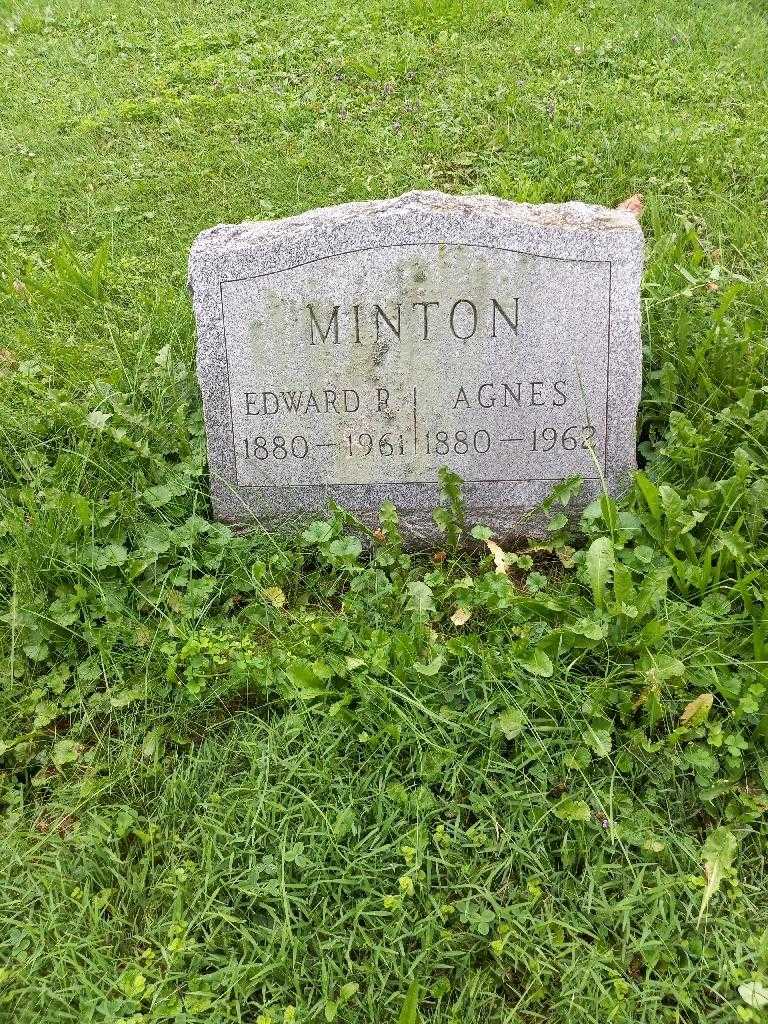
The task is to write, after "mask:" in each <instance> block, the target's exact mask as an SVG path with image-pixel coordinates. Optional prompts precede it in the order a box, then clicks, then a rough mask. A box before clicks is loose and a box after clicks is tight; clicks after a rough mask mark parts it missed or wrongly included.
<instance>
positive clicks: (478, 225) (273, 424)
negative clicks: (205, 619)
mask: <svg viewBox="0 0 768 1024" xmlns="http://www.w3.org/2000/svg"><path fill="white" fill-rule="evenodd" d="M642 265H643V237H642V232H641V230H640V227H639V225H638V223H637V220H636V219H635V217H634V216H632V215H631V214H629V213H626V212H624V211H619V210H609V209H606V208H603V207H598V206H585V205H583V204H581V203H565V204H561V205H542V206H530V205H527V204H518V203H510V202H507V201H505V200H501V199H495V198H493V197H489V196H448V195H443V194H442V193H439V192H410V193H407V194H406V195H404V196H401V197H399V198H398V199H391V200H382V201H374V202H363V203H349V204H346V205H344V206H337V207H330V208H328V209H322V210H313V211H310V212H309V213H306V214H302V215H301V216H298V217H291V218H287V219H285V220H280V221H259V222H248V223H244V224H239V225H220V226H219V227H215V228H211V229H210V230H208V231H204V232H203V233H202V234H201V235H200V236H199V237H198V238H197V240H196V241H195V243H194V245H193V247H192V251H191V253H190V257H189V284H190V288H191V291H192V296H193V301H194V309H195V316H196V319H197V332H198V347H197V368H198V377H199V381H200V387H201V390H202V395H203V405H204V411H205V422H206V430H207V435H208V454H209V463H210V474H211V491H212V498H213V503H214V510H215V514H216V515H217V516H218V517H219V518H221V519H222V520H224V521H227V522H254V521H255V522H259V523H261V524H262V525H263V526H264V527H267V528H278V527H280V528H282V527H286V526H291V525H294V524H298V523H299V522H301V521H303V520H305V519H306V518H307V517H308V516H312V515H313V514H314V513H316V512H318V511H321V510H322V509H323V508H324V507H325V506H326V504H327V501H328V499H329V498H333V499H335V500H336V501H337V502H339V503H340V504H342V505H343V506H345V507H346V508H348V509H350V510H353V511H354V512H356V514H357V515H358V516H359V517H360V518H361V519H363V520H364V521H366V522H368V523H372V522H374V521H375V518H376V513H377V510H378V508H379V507H380V505H381V503H382V502H383V501H386V500H391V501H393V502H394V503H395V505H396V506H397V507H398V509H399V510H400V512H401V516H402V519H403V521H404V522H405V523H406V524H407V527H408V529H409V532H410V534H411V536H412V537H413V538H414V539H415V540H416V541H417V542H424V543H430V542H431V541H433V540H434V539H435V528H434V524H433V522H432V516H431V512H432V510H433V509H434V508H435V506H436V505H437V504H439V502H440V490H439V487H438V485H437V471H438V469H439V468H440V466H443V465H448V466H450V468H451V469H453V470H455V471H456V472H457V473H459V474H460V475H461V476H462V477H463V479H464V480H465V481H466V484H465V497H466V503H467V510H468V519H469V521H470V523H476V522H482V523H484V524H487V525H489V526H491V527H493V528H494V529H496V531H497V532H498V533H499V534H500V535H504V534H508V533H520V532H523V533H535V532H537V531H538V529H539V528H540V525H541V524H540V522H539V521H538V520H537V519H536V518H535V516H532V514H531V513H532V510H533V509H535V507H536V506H537V505H538V504H539V503H540V502H541V501H542V499H544V498H545V497H546V496H547V494H548V493H549V491H550V490H551V488H552V486H553V484H554V483H555V482H556V481H557V480H560V479H563V478H564V477H567V476H570V475H572V474H575V473H578V474H580V475H581V476H583V477H584V478H585V487H584V490H583V493H582V496H581V500H580V502H579V505H580V506H581V505H583V504H584V503H585V502H586V501H589V500H591V498H593V497H594V496H595V495H597V494H599V493H600V490H601V488H602V486H603V481H605V484H606V485H607V487H608V488H609V490H611V491H612V492H615V491H617V490H618V489H620V488H621V487H622V485H623V483H624V482H625V481H626V478H627V475H628V473H629V471H631V470H632V469H633V468H634V466H635V420H636V414H637V405H638V401H639V398H640V383H641V379H640V375H641V346H640V279H641V274H642Z"/></svg>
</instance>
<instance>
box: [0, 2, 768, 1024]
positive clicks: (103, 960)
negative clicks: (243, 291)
mask: <svg viewBox="0 0 768 1024" xmlns="http://www.w3.org/2000/svg"><path fill="white" fill-rule="evenodd" d="M253 6H254V5H250V4H242V3H241V4H235V3H232V2H230V0H210V2H209V0H195V2H190V0H155V2H154V3H152V4H140V3H135V0H132V2H129V0H115V2H113V3H109V4H108V3H106V2H104V0H98V2H97V0H81V2H75V0H69V2H53V3H51V4H48V5H44V4H42V3H41V4H28V3H25V2H23V0H21V2H15V0H14V2H11V3H8V2H7V0H5V2H2V0H0V60H2V74H0V115H1V116H0V153H1V154H2V163H1V164H0V325H1V326H0V334H1V335H2V336H1V337H0V426H1V427H2V448H1V449H0V473H2V480H3V493H2V498H1V499H0V502H1V503H0V586H2V591H3V609H2V619H1V621H0V627H1V630H2V632H1V633H0V644H1V645H2V667H3V674H2V678H3V684H2V690H1V691H0V720H1V722H2V725H0V815H1V817H0V1020H2V1021H6V1020H7V1021H12V1022H13V1024H49V1022H50V1024H58V1022H73V1024H74V1022H78V1024H79V1022H89V1021H92V1022H100V1024H105V1022H116V1021H125V1022H127V1021H131V1022H133V1024H139V1022H142V1024H144V1022H155V1021H169V1022H173V1021H175V1022H177V1024H198V1022H200V1024H202V1022H206V1024H208V1022H210V1024H219V1022H226V1021H233V1022H234V1021H237V1022H243V1024H257V1022H258V1024H269V1022H271V1024H290V1022H293V1021H296V1022H298V1024H303V1022H314V1021H318V1022H322V1021H331V1020H333V1019H336V1020H338V1021H340V1022H349V1024H386V1022H390V1021H391V1022H393V1024H397V1022H398V1021H399V1022H400V1024H414V1022H415V1021H417V1020H420V1021H422V1022H423V1024H427V1022H435V1024H438V1022H439V1024H501V1022H504V1024H518V1022H519V1024H604V1022H612V1024H630V1022H631V1024H651V1022H661V1021H665V1022H667V1021H669V1022H685V1024H699V1022H701V1021H717V1022H725V1021H739V1020H742V1021H755V1022H758V1021H761V1020H763V1019H764V1015H765V1013H766V1009H765V1007H766V1006H768V878H767V877H766V870H765V851H766V837H767V836H768V826H767V825H766V813H768V796H767V795H766V790H767V789H768V758H767V757H766V737H768V613H767V612H766V601H767V600H768V570H767V569H766V555H767V554H768V528H767V526H766V510H767V509H768V376H767V375H766V364H767V359H766V354H767V347H766V326H767V325H768V298H767V296H768V290H767V288H766V285H767V284H768V281H767V280H766V269H767V267H768V260H767V259H766V242H767V241H768V159H767V158H768V120H766V116H765V115H766V110H767V109H768V88H767V87H766V73H765V63H766V60H765V58H766V53H768V23H767V22H766V18H765V14H766V9H765V5H764V4H763V3H761V2H760V0H751V2H749V0H739V2H736V0H734V2H726V0H699V2H695V0H653V2H651V0H639V2H637V0H636V2H633V3H630V2H627V0H610V2H608V0H594V2H591V3H576V2H575V0H567V2H566V0H550V2H547V0H509V2H506V0H497V2H494V3H491V2H477V0H474V2H471V0H467V2H466V3H464V4H458V3H456V4H452V3H450V2H437V0H433V2H416V0H411V2H405V0H399V2H392V3H381V4H378V3H374V2H373V0H363V2H361V3H359V4H349V3H339V2H329V3H324V4H310V3H307V2H306V0H295V2H294V3H292V4H287V3H282V4H280V3H278V4H257V5H255V7H256V9H255V10H252V9H251V8H252V7H253ZM409 188H440V189H443V190H446V191H454V192H490V193H495V194H498V195H501V196H505V197H508V198H512V199H521V200H529V201H534V202H538V201H549V200H552V201H560V200H566V199H581V200H586V201H594V202H601V203H605V204H607V205H615V204H616V203H617V202H619V201H620V200H622V199H624V198H625V197H626V196H627V195H629V194H630V193H633V192H637V191H642V192H643V193H645V195H646V199H647V210H646V214H645V217H644V219H643V225H644V228H645V231H646V235H647V239H648V266H647V273H646V280H645V286H644V298H643V303H644V306H643V309H644V326H643V330H644V344H645V349H644V352H645V385H644V399H643V404H642V407H641V424H640V427H641V435H640V436H641V443H640V455H641V463H642V465H643V466H644V470H645V473H644V475H642V476H641V477H639V479H638V481H637V483H636V484H635V486H634V487H633V489H632V491H631V492H630V494H629V495H628V496H627V497H626V499H624V500H622V502H620V503H619V504H618V505H617V504H615V503H613V502H612V501H603V502H602V503H597V504H595V505H593V506H590V507H589V508H588V509H587V513H586V514H585V516H584V518H583V520H582V524H581V529H579V530H573V531H571V532H570V533H568V531H567V528H566V527H565V526H564V525H563V519H564V517H562V516H561V515H560V510H561V505H562V502H563V501H564V500H566V499H567V494H565V493H563V490H562V489H561V492H560V493H559V494H558V495H556V496H555V500H553V503H552V506H551V508H550V510H549V511H550V516H551V520H552V522H551V526H552V528H551V531H550V538H549V540H548V541H547V542H546V543H538V544H532V545H530V546H528V545H526V544H525V543H521V544H520V546H519V550H517V551H516V552H515V553H514V554H513V555H511V557H510V558H509V559H507V564H506V566H505V567H506V568H507V570H508V571H507V573H503V572H502V573H498V572H495V571H494V570H495V566H494V561H493V558H492V556H491V553H490V552H489V551H488V550H487V549H486V547H485V545H484V543H483V540H482V538H480V539H479V540H477V541H476V542H475V545H474V548H473V549H470V550H468V551H467V550H462V549H459V548H456V547H454V545H453V544H452V543H451V540H452V538H451V537H450V536H447V537H446V544H445V549H446V552H447V553H446V556H445V558H444V559H441V557H440V556H438V557H437V559H433V557H432V555H431V554H428V553H426V554H421V555H414V554H412V553H407V552H404V551H403V549H402V545H401V543H400V540H399V534H398V529H397V523H396V516H395V513H394V511H393V510H392V509H385V510H384V513H383V533H384V537H385V539H384V540H381V541H379V542H378V543H376V544H375V545H374V547H373V549H372V550H370V551H368V550H366V551H363V550H361V548H360V544H359V543H358V541H357V540H356V537H355V535H354V531H353V529H352V526H351V524H350V523H349V522H348V521H347V519H346V518H345V516H344V515H343V513H341V512H340V511H337V512H335V513H331V514H330V516H329V518H328V520H327V522H324V523H320V524H316V525H314V526H312V527H310V528H309V530H308V531H307V532H306V533H305V534H304V535H303V536H297V537H279V536H266V535H264V534H259V533H256V534H250V535H248V536H233V535H232V533H231V532H230V531H229V530H228V529H226V528H224V527H222V526H220V525H217V524H215V523H213V522H212V521H211V519H210V509H209V503H208V498H207V483H206V475H205V444H204V435H203V429H202V417H201V411H200V399H199V394H198V390H197V385H196V379H195V373H194V367H193V354H194V333H193V326H192V318H191V312H190V305H189V299H188V296H187V294H186V290H185V283H184V277H185V270H186V258H187V252H188V250H189V246H190V243H191V242H192V240H193V238H194V237H195V235H196V234H197V232H198V231H200V230H201V229H202V228H204V227H208V226H210V225H212V224H215V223H217V222H219V221H230V222H231V221H239V220H242V219H245V218H249V217H250V218H253V217H278V216H284V215H288V214H293V213H297V212H299V211H301V210H304V209H308V208H310V207H313V206H318V205H327V204H331V203H336V202H342V201H347V200H352V199H364V198H368V197H375V196H384V195H395V194H398V193H400V192H402V191H405V190H407V189H409ZM446 501H447V502H448V507H449V508H450V495H447V496H446ZM446 518H447V520H448V522H449V525H452V526H456V525H458V523H459V520H460V506H459V504H458V503H457V500H456V498H455V496H454V506H453V511H449V512H448V514H447V516H446ZM449 533H450V531H449ZM457 608H462V609H465V612H467V613H469V618H468V620H467V621H466V622H465V623H464V624H463V625H457V624H456V623H454V621H452V616H453V615H454V613H455V612H456V610H457ZM462 617H464V616H460V617H459V621H460V619H461V618H462Z"/></svg>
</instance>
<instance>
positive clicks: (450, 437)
mask: <svg viewBox="0 0 768 1024" xmlns="http://www.w3.org/2000/svg"><path fill="white" fill-rule="evenodd" d="M595 434H596V430H595V427H593V426H592V425H591V424H573V425H572V426H568V427H565V428H564V429H563V430H558V429H556V428H555V427H540V426H537V427H534V428H533V429H532V430H528V431H523V432H521V434H520V436H519V437H518V436H515V437H501V436H498V437H495V436H494V435H492V434H491V433H490V431H488V430H486V429H485V428H480V429H479V430H472V429H471V428H469V429H467V430H464V429H458V430H451V431H448V430H426V431H424V432H422V433H419V434H418V435H414V434H413V433H412V432H409V431H405V432H402V433H398V432H396V431H385V432H384V433H381V434H371V433H369V432H367V431H363V432H362V433H359V434H354V433H353V434H345V435H344V436H343V438H342V439H341V440H339V441H319V442H317V441H313V440H311V439H310V438H308V437H307V436H306V435H304V434H295V435H293V436H292V437H288V436H286V435H283V434H274V435H272V436H271V437H266V436H264V435H256V436H252V437H243V438H242V448H241V454H242V457H243V458H246V459H256V460H258V461H260V462H264V461H266V460H267V459H277V460H278V461H282V460H283V459H305V458H307V456H308V455H309V453H310V451H312V450H313V449H330V448H340V449H341V450H342V451H343V452H344V454H345V455H346V456H347V457H348V458H359V459H368V458H378V457H381V458H385V459H386V458H393V457H397V456H405V455H410V454H412V453H413V454H422V453H423V454H425V455H459V456H461V455H467V456H471V455H486V454H487V453H488V452H490V450H491V448H493V447H494V446H495V445H504V446H507V445H513V444H515V445H517V444H519V445H524V446H526V448H527V450H528V451H534V452H551V451H554V450H555V449H558V450H562V451H566V452H572V451H575V450H576V449H577V448H581V449H583V450H584V451H591V450H593V449H594V447H595Z"/></svg>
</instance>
